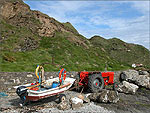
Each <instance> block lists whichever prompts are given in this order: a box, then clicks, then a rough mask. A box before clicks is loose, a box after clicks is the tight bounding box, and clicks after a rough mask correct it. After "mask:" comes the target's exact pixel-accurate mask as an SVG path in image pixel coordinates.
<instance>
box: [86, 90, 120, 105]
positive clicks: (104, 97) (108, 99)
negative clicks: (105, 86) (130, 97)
mask: <svg viewBox="0 0 150 113" xmlns="http://www.w3.org/2000/svg"><path fill="white" fill-rule="evenodd" d="M89 99H90V100H92V101H95V102H100V103H101V102H102V103H117V102H118V101H119V97H118V93H117V92H115V91H110V90H102V91H101V92H99V93H92V94H91V95H90V96H89Z"/></svg>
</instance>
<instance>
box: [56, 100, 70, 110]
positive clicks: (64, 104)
mask: <svg viewBox="0 0 150 113" xmlns="http://www.w3.org/2000/svg"><path fill="white" fill-rule="evenodd" d="M57 108H58V109H59V110H67V109H70V105H69V102H67V101H62V102H61V103H59V104H58V106H57Z"/></svg>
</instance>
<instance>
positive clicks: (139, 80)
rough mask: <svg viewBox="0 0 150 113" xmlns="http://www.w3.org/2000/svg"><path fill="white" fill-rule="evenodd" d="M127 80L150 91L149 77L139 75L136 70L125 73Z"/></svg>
mask: <svg viewBox="0 0 150 113" xmlns="http://www.w3.org/2000/svg"><path fill="white" fill-rule="evenodd" d="M124 73H125V74H126V77H127V80H128V81H130V82H133V83H135V84H136V85H139V86H143V87H146V88H149V89H150V77H149V75H139V72H138V71H136V70H128V71H124Z"/></svg>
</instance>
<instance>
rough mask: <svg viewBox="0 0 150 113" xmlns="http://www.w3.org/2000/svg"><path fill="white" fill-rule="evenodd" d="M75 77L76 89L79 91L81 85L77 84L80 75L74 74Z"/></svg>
mask: <svg viewBox="0 0 150 113" xmlns="http://www.w3.org/2000/svg"><path fill="white" fill-rule="evenodd" d="M75 79H76V82H75V87H76V90H77V91H78V92H80V91H81V86H80V85H79V81H80V75H76V76H75Z"/></svg>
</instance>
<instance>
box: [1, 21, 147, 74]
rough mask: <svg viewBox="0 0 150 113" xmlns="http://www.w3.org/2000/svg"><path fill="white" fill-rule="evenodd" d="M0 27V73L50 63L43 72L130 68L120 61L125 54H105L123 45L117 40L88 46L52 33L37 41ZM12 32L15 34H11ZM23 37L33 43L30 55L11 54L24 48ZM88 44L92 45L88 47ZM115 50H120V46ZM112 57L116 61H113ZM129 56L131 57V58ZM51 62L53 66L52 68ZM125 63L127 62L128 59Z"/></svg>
mask: <svg viewBox="0 0 150 113" xmlns="http://www.w3.org/2000/svg"><path fill="white" fill-rule="evenodd" d="M32 21H34V20H32ZM36 22H37V21H35V23H36ZM64 25H65V26H68V28H69V29H71V30H73V31H74V32H76V33H77V31H76V30H75V29H74V28H73V26H72V25H71V24H68V23H66V24H64ZM0 27H1V28H3V29H0V32H1V33H2V37H4V38H5V40H4V41H3V42H2V43H1V45H0V50H1V54H0V71H1V72H26V71H32V72H33V71H35V68H36V66H37V65H40V64H42V63H50V64H46V65H44V69H45V71H59V70H60V66H62V65H63V67H64V68H66V69H67V71H83V70H87V71H104V70H105V65H106V64H107V67H108V71H114V70H124V69H129V68H130V65H129V64H128V63H127V62H125V61H126V59H124V60H123V61H121V59H122V58H123V56H124V55H127V54H126V53H123V52H122V53H121V54H120V53H119V54H117V53H116V52H114V51H111V52H112V53H111V52H109V50H110V48H111V46H114V48H115V47H116V46H115V45H113V44H112V43H111V42H113V43H121V44H122V43H124V42H120V41H118V40H117V39H112V40H111V41H110V42H109V43H108V40H106V39H102V40H98V41H97V40H93V42H92V41H91V40H90V41H89V40H87V39H86V38H85V37H83V36H82V35H80V34H76V33H75V34H72V33H65V32H56V33H55V36H54V37H40V36H38V35H37V34H35V33H33V32H32V31H31V30H30V29H28V28H27V27H15V26H12V25H10V24H8V23H7V22H5V21H1V23H0ZM12 31H14V32H15V33H12ZM70 36H72V37H78V39H79V40H82V41H83V42H85V44H86V45H87V46H88V48H85V47H84V46H83V45H82V44H81V45H77V44H76V42H74V41H69V40H68V37H70ZM27 37H31V38H32V39H33V40H35V41H36V43H37V45H38V47H37V48H36V49H34V50H30V51H29V50H28V51H24V52H22V51H18V50H17V51H15V49H16V48H18V47H20V46H22V45H24V39H25V38H27ZM113 40H114V41H113ZM90 42H92V43H94V44H93V45H92V46H91V43H90ZM101 47H102V48H104V49H105V51H104V50H102V49H101ZM117 47H118V46H117ZM119 47H122V48H124V47H123V46H119ZM143 50H144V49H142V50H141V51H143ZM136 51H137V50H136ZM113 54H114V56H116V57H119V58H115V57H114V56H113ZM146 54H147V53H146ZM129 55H130V56H132V54H129ZM52 58H53V59H54V60H53V63H54V64H52ZM132 58H133V57H132ZM116 59H117V60H116ZM127 60H129V61H130V60H131V59H130V58H128V59H127Z"/></svg>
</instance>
